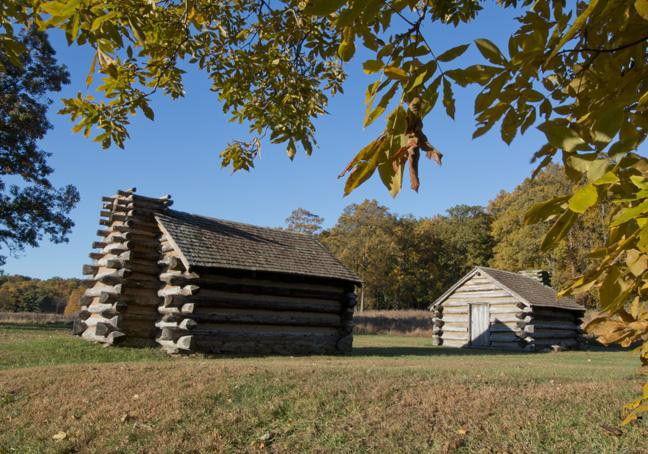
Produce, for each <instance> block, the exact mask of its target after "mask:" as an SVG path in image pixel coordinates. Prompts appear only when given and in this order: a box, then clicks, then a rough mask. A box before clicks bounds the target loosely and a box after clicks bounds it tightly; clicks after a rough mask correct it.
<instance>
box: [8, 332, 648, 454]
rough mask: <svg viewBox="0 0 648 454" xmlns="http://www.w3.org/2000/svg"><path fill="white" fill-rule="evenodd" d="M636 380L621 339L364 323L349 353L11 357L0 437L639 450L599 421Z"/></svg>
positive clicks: (82, 444)
mask: <svg viewBox="0 0 648 454" xmlns="http://www.w3.org/2000/svg"><path fill="white" fill-rule="evenodd" d="M61 339H63V334H61ZM53 341H54V340H53ZM79 342H81V341H79ZM92 347H95V346H92ZM0 348H2V346H1V345H0ZM96 348H97V349H100V350H101V351H102V352H117V351H118V350H117V349H101V348H100V347H96ZM122 350H127V349H122ZM115 354H117V353H115ZM60 362H61V363H64V362H65V361H64V360H63V359H61V361H60ZM639 386H640V377H638V376H637V373H636V364H635V358H634V357H632V356H630V355H628V354H627V353H622V352H566V353H559V354H504V353H502V354H492V353H484V352H475V351H473V352H470V351H459V350H454V351H453V350H450V349H442V348H435V347H431V346H430V345H429V341H428V340H427V339H420V338H411V337H410V338H407V337H400V338H399V337H386V336H359V337H358V339H357V340H356V349H355V353H354V355H353V356H349V357H340V356H337V357H332V356H322V357H296V358H286V357H265V358H220V359H200V358H183V359H180V358H179V359H172V360H167V361H157V362H123V363H114V364H68V365H65V364H63V365H60V366H56V367H53V366H50V367H37V368H15V369H9V370H4V371H0V447H5V448H4V449H6V450H7V451H9V450H11V449H13V451H12V452H126V453H128V452H133V453H135V452H146V453H149V452H153V453H158V452H159V453H166V452H169V453H171V452H233V451H235V452H257V451H272V452H302V451H303V452H358V451H361V452H362V451H375V452H403V451H405V452H448V451H457V452H511V453H513V452H519V451H522V450H524V451H526V452H531V453H535V452H538V453H539V452H609V453H617V452H628V453H630V452H637V453H639V452H646V450H645V440H646V437H648V429H647V426H646V424H645V423H643V424H640V425H635V426H633V427H631V428H628V429H623V430H624V433H623V435H622V436H621V437H615V436H612V435H608V434H607V432H605V431H604V430H602V429H601V427H600V425H601V424H610V425H614V424H615V423H616V421H617V418H616V411H617V408H618V407H619V405H621V403H623V402H624V401H627V400H628V399H629V398H630V397H631V396H632V395H633V394H634V393H636V392H637V390H638V389H639ZM60 431H62V432H65V434H66V438H65V439H63V440H62V441H58V442H57V441H54V440H53V439H52V436H53V435H54V434H56V433H58V432H60ZM2 449H3V448H0V451H1V450H2Z"/></svg>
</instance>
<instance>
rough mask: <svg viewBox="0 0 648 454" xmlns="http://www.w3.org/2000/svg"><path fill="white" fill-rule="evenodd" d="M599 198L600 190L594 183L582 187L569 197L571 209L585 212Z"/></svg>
mask: <svg viewBox="0 0 648 454" xmlns="http://www.w3.org/2000/svg"><path fill="white" fill-rule="evenodd" d="M597 200H598V191H597V190H596V186H594V185H593V184H591V183H590V184H586V185H585V186H582V187H580V188H579V189H578V190H577V191H576V192H574V195H572V196H571V198H570V199H569V209H570V210H572V211H574V212H576V213H585V211H587V209H588V208H590V207H592V206H594V205H595V204H596V202H597Z"/></svg>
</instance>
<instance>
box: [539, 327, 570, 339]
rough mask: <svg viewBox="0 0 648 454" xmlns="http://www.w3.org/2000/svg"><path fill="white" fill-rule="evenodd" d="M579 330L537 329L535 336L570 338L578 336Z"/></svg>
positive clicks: (540, 337) (541, 337) (542, 337)
mask: <svg viewBox="0 0 648 454" xmlns="http://www.w3.org/2000/svg"><path fill="white" fill-rule="evenodd" d="M577 335H578V332H577V331H576V329H574V330H562V329H560V330H559V329H536V331H535V334H534V335H533V338H534V339H536V340H538V339H568V338H576V336H577Z"/></svg>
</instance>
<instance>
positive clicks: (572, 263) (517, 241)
mask: <svg viewBox="0 0 648 454" xmlns="http://www.w3.org/2000/svg"><path fill="white" fill-rule="evenodd" d="M570 190H571V183H570V182H569V181H568V180H567V178H566V176H565V173H564V170H563V169H562V167H560V166H559V165H551V166H549V167H548V168H547V169H545V170H544V171H543V172H541V173H540V174H539V175H538V176H537V177H536V178H535V179H530V178H527V179H526V180H524V181H523V182H522V183H521V184H520V185H518V186H517V187H516V188H515V189H514V190H513V191H511V192H506V191H502V192H500V193H499V194H498V195H497V196H496V197H495V198H494V199H493V200H491V201H490V202H489V203H488V206H486V207H482V206H470V205H457V206H454V207H452V208H449V209H448V210H447V212H446V214H444V215H436V216H432V217H429V218H415V217H413V216H411V215H398V214H395V213H392V212H390V211H389V209H388V208H387V207H385V206H382V205H380V204H379V203H378V202H377V201H376V200H365V201H364V202H362V203H359V204H352V205H349V206H347V207H346V208H345V209H344V211H343V212H342V214H341V215H340V217H339V218H338V220H337V223H336V224H335V225H334V226H333V227H331V228H329V229H325V230H322V224H323V222H324V219H322V218H321V217H319V216H317V215H316V214H313V213H312V212H310V211H308V210H305V209H303V208H298V209H296V210H294V211H293V213H292V215H291V216H290V217H289V218H288V219H286V225H287V227H286V228H287V229H289V230H293V231H298V232H302V233H307V234H311V235H315V236H317V238H318V239H319V240H320V241H321V242H322V243H323V244H324V245H325V246H326V247H328V248H329V249H330V250H331V251H332V252H333V253H334V254H335V255H336V256H337V258H338V259H339V260H340V261H342V262H343V263H344V264H345V265H347V266H348V267H349V268H351V269H352V270H353V271H355V272H356V273H357V274H358V275H359V276H360V277H361V278H362V280H363V282H364V308H365V309H377V310H380V309H425V308H427V306H428V305H429V304H430V303H432V302H433V301H434V300H435V299H436V298H437V297H438V296H440V295H441V294H442V293H443V292H444V291H445V290H446V289H448V287H450V286H451V285H452V284H454V283H455V282H456V281H457V280H458V279H459V278H460V277H461V276H462V275H464V274H465V273H467V272H468V271H469V270H470V269H471V268H472V267H474V266H477V265H482V266H492V267H495V268H500V269H504V270H510V271H520V270H524V269H544V270H547V271H549V272H550V273H551V276H552V283H553V286H554V287H556V288H559V287H560V286H561V285H562V284H563V283H565V282H567V281H569V280H570V279H572V278H574V277H575V276H577V275H579V274H581V273H582V272H583V271H584V270H585V269H586V268H587V265H588V263H589V260H590V259H589V258H588V256H587V252H588V251H590V250H592V249H594V248H595V247H596V246H598V245H602V244H603V243H604V232H605V229H604V220H605V214H606V213H605V205H602V206H601V208H600V209H599V210H598V211H595V210H590V211H588V212H587V213H586V214H585V215H584V218H583V219H582V220H580V221H579V222H578V223H577V225H576V226H575V227H574V228H573V229H572V230H571V232H570V234H569V236H568V237H567V238H566V239H565V240H564V241H563V242H562V244H561V245H560V246H559V247H557V248H555V249H553V250H551V251H550V252H542V251H541V250H540V244H541V242H542V238H543V237H544V234H545V233H546V231H547V230H548V229H549V227H550V223H549V222H547V223H544V224H534V225H525V224H524V215H525V213H526V212H527V211H528V210H529V208H531V207H532V206H533V205H535V204H536V203H539V202H542V201H543V200H547V199H549V198H552V197H557V196H561V195H564V194H567V193H569V191H570ZM87 286H88V282H87V281H84V280H82V279H63V278H51V279H47V280H41V279H33V278H29V277H26V276H18V275H16V276H10V275H6V276H0V311H7V312H59V313H61V312H63V311H65V312H66V313H67V314H73V313H74V312H76V311H77V310H78V309H79V306H78V301H79V298H80V297H81V295H82V294H83V291H84V289H85V288H86V287H87ZM579 302H580V303H581V304H584V305H585V306H587V307H594V305H595V304H596V295H595V294H585V295H584V296H581V297H580V298H579ZM66 305H67V309H66Z"/></svg>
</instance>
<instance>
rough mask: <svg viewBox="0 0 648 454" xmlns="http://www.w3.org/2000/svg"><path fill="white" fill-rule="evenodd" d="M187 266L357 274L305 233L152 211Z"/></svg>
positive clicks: (355, 278)
mask: <svg viewBox="0 0 648 454" xmlns="http://www.w3.org/2000/svg"><path fill="white" fill-rule="evenodd" d="M155 217H156V219H157V221H158V223H159V224H160V227H161V228H162V230H163V231H164V232H165V233H168V235H169V236H170V237H171V240H172V243H175V244H174V245H173V246H174V247H176V248H177V249H178V252H179V253H180V254H181V256H182V257H181V258H182V259H183V261H184V262H185V265H186V266H188V267H205V268H219V269H236V270H248V271H262V272H271V273H282V274H290V275H300V276H311V277H318V278H328V279H338V280H342V281H347V282H352V283H354V284H360V282H361V281H360V278H359V277H358V276H357V275H356V274H355V273H353V272H352V271H350V270H349V269H348V268H347V267H346V266H344V265H343V264H342V263H341V262H340V261H339V260H338V259H337V258H335V256H333V254H331V252H329V250H328V249H326V248H325V247H324V246H323V245H322V244H321V243H320V242H319V241H317V240H316V239H315V238H313V237H312V236H310V235H305V234H302V233H296V232H290V231H287V230H280V229H272V228H268V227H258V226H254V225H249V224H242V223H239V222H232V221H226V220H222V219H214V218H209V217H205V216H198V215H194V214H189V213H183V212H181V211H175V210H166V211H165V212H164V213H158V214H156V216H155Z"/></svg>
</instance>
